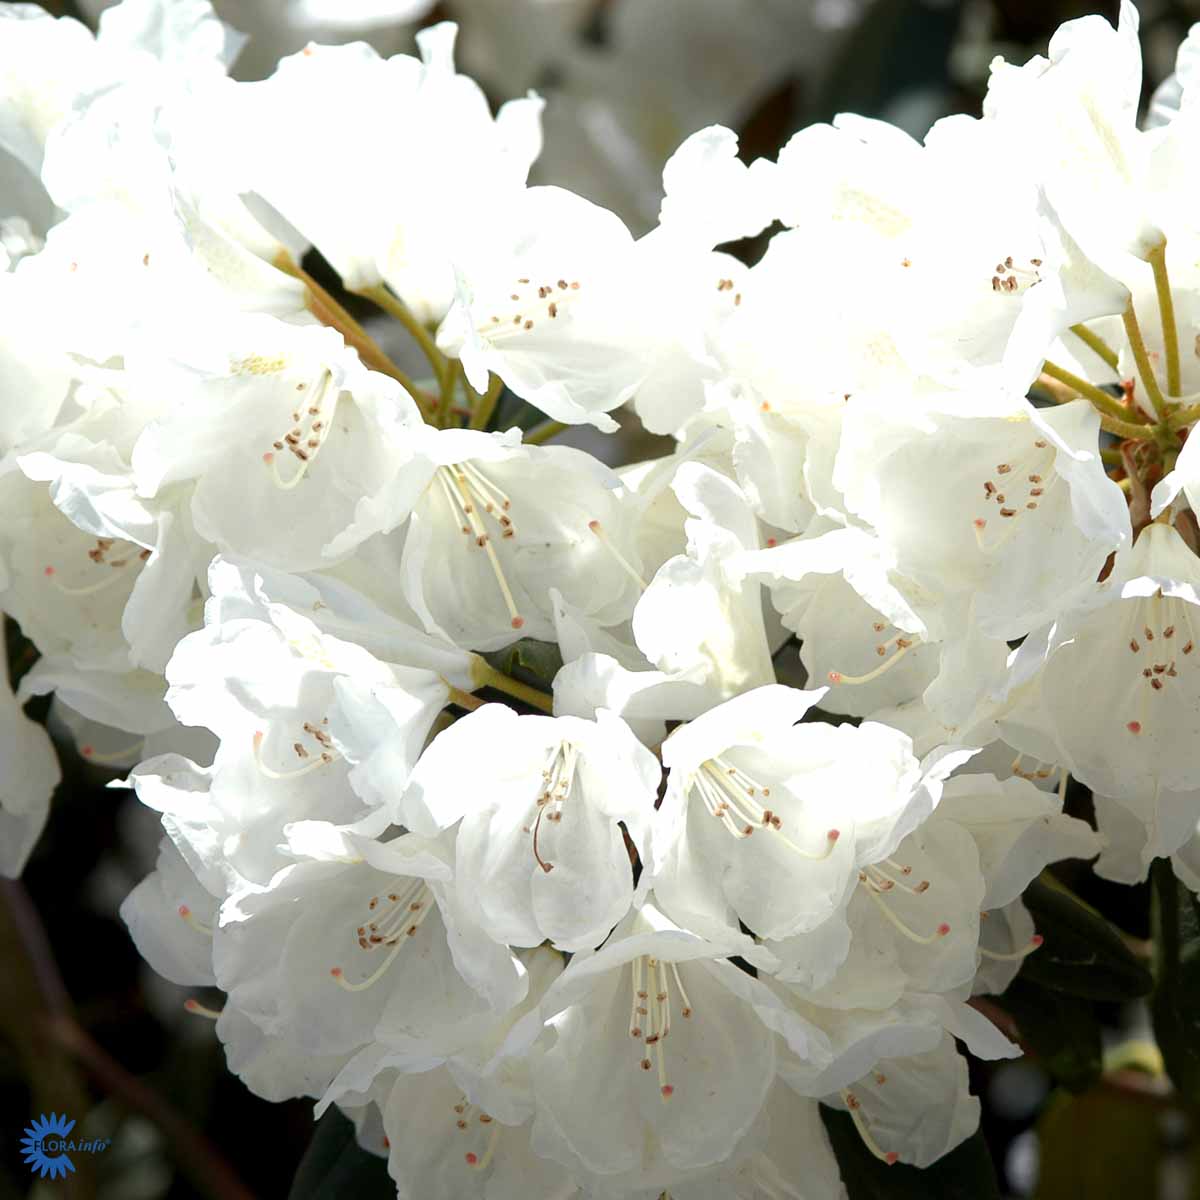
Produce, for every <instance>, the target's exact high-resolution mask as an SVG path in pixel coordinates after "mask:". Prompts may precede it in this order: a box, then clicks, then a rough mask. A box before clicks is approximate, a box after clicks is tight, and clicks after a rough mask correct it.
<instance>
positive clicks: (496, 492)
mask: <svg viewBox="0 0 1200 1200" xmlns="http://www.w3.org/2000/svg"><path fill="white" fill-rule="evenodd" d="M437 480H438V483H439V485H440V486H441V489H442V493H443V495H444V496H445V497H446V502H447V503H448V504H449V505H450V511H451V512H452V513H453V514H454V516H455V519H456V520H457V521H458V523H459V528H460V529H461V530H462V532H463V533H465V534H466V535H467V537H468V538H470V540H471V542H472V544H474V545H475V546H477V547H478V548H479V549H481V550H482V551H483V552H484V553H485V554H486V555H487V557H488V562H489V563H490V564H491V568H492V573H493V574H494V575H495V577H496V584H497V586H498V587H499V588H500V594H501V596H502V597H503V598H504V603H505V605H506V606H507V608H508V615H509V620H510V622H511V624H512V627H513V628H514V629H520V628H521V627H522V626H523V625H524V624H525V618H524V617H522V616H521V614H520V613H519V612H518V611H517V604H516V601H515V600H514V599H513V594H512V588H511V587H509V584H508V580H507V579H506V578H505V575H504V569H503V567H501V565H500V559H499V558H498V557H497V555H496V548H495V547H494V546H493V545H492V535H493V532H495V533H498V534H499V535H500V537H501V538H512V537H515V536H516V533H517V530H516V527H515V526H514V525H513V522H512V518H511V517H510V516H509V515H508V510H509V509H510V508H511V507H512V501H511V500H510V499H509V497H508V496H507V495H506V494H505V493H504V492H503V491H502V490H501V489H500V488H499V487H497V486H496V484H495V483H493V482H492V481H491V480H490V479H488V478H486V477H485V476H484V474H483V472H482V471H480V470H479V468H478V467H476V466H475V465H474V464H473V463H469V462H461V463H454V464H452V465H451V466H448V467H439V468H438V469H437ZM488 520H490V521H491V524H492V526H493V530H492V531H489V528H488V525H487V523H486V522H487V521H488Z"/></svg>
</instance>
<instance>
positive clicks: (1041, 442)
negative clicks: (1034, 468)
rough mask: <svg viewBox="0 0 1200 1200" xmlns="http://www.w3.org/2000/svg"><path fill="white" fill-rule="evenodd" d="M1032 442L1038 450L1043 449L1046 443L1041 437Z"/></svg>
mask: <svg viewBox="0 0 1200 1200" xmlns="http://www.w3.org/2000/svg"><path fill="white" fill-rule="evenodd" d="M1033 444H1034V445H1035V446H1036V447H1037V448H1038V449H1039V450H1045V448H1046V443H1045V441H1044V440H1042V439H1041V438H1039V439H1038V440H1037V441H1036V442H1034V443H1033Z"/></svg>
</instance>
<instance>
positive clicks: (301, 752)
mask: <svg viewBox="0 0 1200 1200" xmlns="http://www.w3.org/2000/svg"><path fill="white" fill-rule="evenodd" d="M292 749H293V750H295V752H296V754H297V756H298V757H299V758H307V757H308V751H307V750H305V748H304V747H303V746H302V745H301V744H300V743H299V742H293V743H292Z"/></svg>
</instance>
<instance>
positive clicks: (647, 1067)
mask: <svg viewBox="0 0 1200 1200" xmlns="http://www.w3.org/2000/svg"><path fill="white" fill-rule="evenodd" d="M649 1040H650V1039H649V1038H647V1039H646V1041H647V1042H648V1041H649ZM652 1065H653V1064H652V1063H651V1062H650V1060H649V1059H648V1058H643V1059H642V1070H643V1071H648V1070H650V1067H651V1066H652Z"/></svg>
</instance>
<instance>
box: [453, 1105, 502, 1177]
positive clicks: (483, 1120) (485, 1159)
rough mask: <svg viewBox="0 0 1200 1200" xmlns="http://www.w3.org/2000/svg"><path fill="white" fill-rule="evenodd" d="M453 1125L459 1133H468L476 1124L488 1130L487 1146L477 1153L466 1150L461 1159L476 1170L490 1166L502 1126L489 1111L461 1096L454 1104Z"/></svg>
mask: <svg viewBox="0 0 1200 1200" xmlns="http://www.w3.org/2000/svg"><path fill="white" fill-rule="evenodd" d="M454 1125H455V1128H457V1130H458V1131H459V1133H465V1134H468V1135H469V1134H470V1133H471V1131H472V1129H474V1128H475V1127H476V1126H481V1127H482V1129H483V1130H487V1131H488V1140H487V1146H486V1147H485V1149H484V1152H483V1153H482V1154H478V1153H476V1152H475V1151H474V1150H468V1151H467V1152H466V1153H465V1154H464V1155H463V1159H464V1160H465V1161H466V1164H467V1166H468V1167H472V1168H474V1169H475V1170H476V1171H482V1170H484V1169H485V1168H486V1167H488V1166H490V1165H491V1162H492V1158H493V1157H494V1155H495V1153H496V1146H497V1144H498V1143H499V1141H500V1133H501V1130H503V1128H504V1126H503V1125H501V1124H500V1122H499V1121H497V1120H496V1118H495V1117H493V1116H492V1115H491V1114H490V1113H486V1112H484V1111H483V1110H482V1109H481V1108H479V1106H478V1105H475V1104H472V1103H471V1102H470V1101H469V1100H468V1099H467V1097H466V1096H463V1097H461V1098H460V1100H459V1101H458V1103H457V1104H455V1106H454ZM481 1131H482V1130H481Z"/></svg>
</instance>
